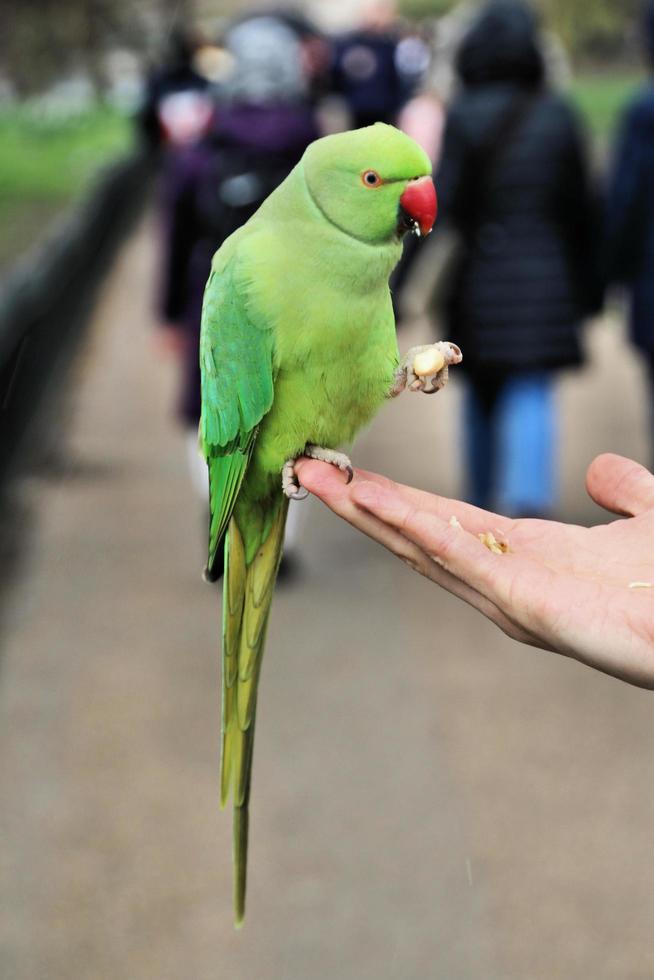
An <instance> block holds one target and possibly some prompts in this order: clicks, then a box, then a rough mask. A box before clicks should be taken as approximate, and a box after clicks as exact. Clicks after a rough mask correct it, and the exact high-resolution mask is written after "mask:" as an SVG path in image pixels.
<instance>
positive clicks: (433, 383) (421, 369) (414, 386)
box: [390, 341, 463, 398]
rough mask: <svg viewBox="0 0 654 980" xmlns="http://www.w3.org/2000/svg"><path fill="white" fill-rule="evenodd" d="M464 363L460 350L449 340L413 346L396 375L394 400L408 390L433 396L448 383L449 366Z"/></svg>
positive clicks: (393, 388) (393, 389) (392, 395)
mask: <svg viewBox="0 0 654 980" xmlns="http://www.w3.org/2000/svg"><path fill="white" fill-rule="evenodd" d="M462 360H463V354H462V353H461V350H460V349H459V348H458V347H457V345H456V344H451V343H450V342H449V341H439V342H438V343H437V344H422V345H420V346H418V347H411V348H410V349H409V350H408V351H407V352H406V354H405V355H404V357H403V358H402V361H401V362H400V366H399V367H398V369H397V371H396V372H395V377H394V379H393V387H392V388H391V391H390V394H391V398H395V396H396V395H399V394H400V393H401V392H403V391H404V390H405V389H407V390H408V391H422V392H423V393H424V394H425V395H433V394H434V393H435V392H436V391H440V389H441V388H442V387H443V386H444V385H445V384H447V378H448V374H449V367H450V365H451V364H460V362H461V361H462Z"/></svg>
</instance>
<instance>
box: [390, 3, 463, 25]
mask: <svg viewBox="0 0 654 980" xmlns="http://www.w3.org/2000/svg"><path fill="white" fill-rule="evenodd" d="M456 2H457V0H400V2H399V4H398V9H399V12H400V13H401V14H402V15H403V16H404V17H408V18H409V19H410V20H416V21H421V20H427V19H428V18H430V17H441V16H442V15H443V14H446V13H447V12H448V10H451V9H452V7H454V6H456Z"/></svg>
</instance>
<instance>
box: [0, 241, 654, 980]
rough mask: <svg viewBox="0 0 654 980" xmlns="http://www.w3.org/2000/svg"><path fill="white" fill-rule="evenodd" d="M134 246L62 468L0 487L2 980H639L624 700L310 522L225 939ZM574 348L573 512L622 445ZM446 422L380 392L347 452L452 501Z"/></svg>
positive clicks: (284, 619) (607, 382)
mask: <svg viewBox="0 0 654 980" xmlns="http://www.w3.org/2000/svg"><path fill="white" fill-rule="evenodd" d="M151 235H152V227H151V226H150V225H148V224H147V223H146V224H144V225H143V226H142V227H141V229H140V230H139V231H138V233H137V234H136V235H135V236H134V237H133V239H132V240H131V241H130V242H129V244H128V246H127V247H126V249H125V250H124V252H123V253H122V255H121V256H120V257H119V259H118V261H117V263H116V265H115V267H114V268H113V270H112V273H111V275H110V277H109V279H108V281H107V283H106V287H105V289H104V292H103V294H102V296H101V298H100V301H99V303H98V305H97V309H96V311H95V315H94V320H93V324H92V330H91V333H90V337H89V341H88V343H87V345H86V347H85V350H84V352H83V355H82V356H81V358H80V360H79V364H78V368H77V370H76V372H75V375H74V377H73V379H72V381H71V396H70V407H69V411H68V413H67V415H66V416H62V417H61V419H59V418H58V417H57V418H56V419H55V424H56V425H65V427H66V433H67V434H66V439H65V445H66V449H65V458H66V459H67V461H68V465H67V466H66V467H65V468H64V470H63V471H62V473H60V474H59V475H58V476H55V477H50V478H49V479H47V480H46V479H43V478H41V479H36V478H33V479H31V480H29V481H25V483H24V485H23V486H22V487H21V494H22V497H23V500H24V501H26V502H27V503H28V504H29V505H30V506H31V507H32V508H33V509H34V511H35V513H36V518H37V522H36V527H35V530H34V532H33V534H32V546H31V548H30V552H29V555H28V557H27V560H26V562H25V563H24V567H23V570H22V575H21V577H20V580H19V581H18V582H17V583H16V584H15V587H14V589H13V592H12V597H11V598H12V602H11V609H10V615H9V618H8V622H7V623H6V624H5V636H4V657H3V670H2V675H1V684H0V762H1V766H2V780H3V783H2V785H3V793H2V798H3V802H2V807H1V817H2V825H1V826H0V834H1V840H2V873H1V880H2V905H3V909H2V916H1V924H0V929H1V930H2V937H1V938H2V941H1V948H2V954H1V955H2V962H1V964H0V975H1V976H2V977H3V978H7V980H117V978H123V977H124V978H129V980H222V978H225V980H227V978H228V980H432V978H434V980H459V978H461V980H495V978H497V980H555V978H562V980H589V978H593V980H632V978H633V980H636V978H643V980H645V978H651V977H652V976H654V939H653V938H652V921H653V920H654V860H653V859H652V852H653V850H654V763H653V762H652V745H653V744H654V701H653V700H652V698H653V696H652V695H651V694H648V693H644V692H642V691H637V690H634V689H630V688H628V687H626V686H624V685H621V684H619V683H617V682H615V681H611V680H608V679H607V678H605V677H602V676H601V675H599V674H598V675H595V674H593V673H591V672H590V671H588V670H584V669H583V668H581V667H579V666H577V665H576V664H573V663H570V662H567V661H565V660H562V659H559V658H555V657H553V656H549V655H546V654H543V653H538V652H535V651H530V650H527V649H525V648H521V647H519V646H518V645H516V644H514V643H512V642H511V641H509V640H507V639H506V638H505V637H503V636H502V634H500V633H499V632H497V631H496V630H495V629H494V628H493V627H491V626H490V625H489V624H487V623H485V622H484V621H483V620H482V619H481V618H480V617H478V616H477V615H476V614H474V613H473V612H472V611H470V610H468V609H467V608H466V607H464V606H463V605H461V604H459V603H457V602H456V601H455V600H453V599H450V598H449V597H448V596H447V595H445V594H442V593H439V592H437V591H436V590H435V589H434V588H433V587H431V586H430V585H429V584H428V583H427V582H424V581H423V580H421V579H419V578H417V577H416V576H414V575H413V574H412V573H411V572H410V571H409V570H408V569H407V568H405V567H404V566H402V565H401V564H400V563H399V562H395V561H393V560H391V558H390V557H389V556H387V555H385V554H384V553H382V552H381V550H379V549H378V548H377V547H376V546H374V545H373V544H372V543H371V542H369V541H367V540H366V539H364V538H362V537H359V536H357V535H356V534H355V533H354V532H353V531H352V530H351V529H349V528H348V527H347V526H345V525H343V524H341V523H340V522H338V521H337V520H336V519H335V518H333V517H332V516H331V515H330V514H328V513H327V512H326V511H325V510H323V509H322V508H321V507H320V505H319V504H317V503H316V502H315V501H312V502H311V503H309V504H308V505H305V506H307V512H308V519H307V527H306V535H305V542H304V564H303V568H304V574H303V577H302V580H301V582H299V583H298V584H297V585H295V586H293V587H292V588H287V589H284V590H282V591H280V593H279V595H278V597H277V601H276V604H275V609H274V614H273V619H272V624H271V630H270V642H269V649H268V653H267V659H266V666H265V669H264V673H263V678H262V691H261V702H260V711H259V717H258V743H257V747H256V762H255V774H254V796H253V819H252V848H251V876H250V882H251V885H250V896H249V909H248V921H247V923H246V927H245V929H244V930H242V931H241V932H238V933H236V932H234V930H233V929H232V926H231V913H230V880H229V878H230V869H229V851H230V840H229V838H230V820H229V817H228V816H227V815H226V814H221V813H220V812H219V810H218V807H217V776H218V727H219V717H218V700H219V699H218V661H217V646H218V645H217V633H218V618H219V602H218V600H217V598H216V596H215V594H214V593H213V592H212V591H211V590H209V589H208V588H206V587H205V586H203V585H202V583H201V582H200V579H199V571H200V569H201V566H202V543H201V535H200V528H201V522H202V515H201V508H199V507H198V506H197V504H196V502H195V500H194V498H193V495H192V493H191V491H190V490H189V485H188V481H187V474H186V467H185V458H184V446H183V441H182V439H181V437H180V435H179V434H178V432H177V431H176V430H175V428H174V426H173V425H172V424H171V421H170V406H171V402H172V399H173V377H172V369H171V365H169V364H167V363H165V362H161V361H159V360H157V358H156V357H155V356H153V349H152V343H151V341H152V326H151V322H150V317H149V313H148V296H149V292H150V289H151V286H150V283H151V277H152V271H153V249H152V239H151ZM417 336H418V334H417V333H413V332H412V333H410V334H407V335H406V336H405V337H403V339H402V346H408V345H409V344H410V343H412V342H415V338H416V337H417ZM592 347H593V352H594V359H595V364H594V367H593V369H592V370H589V371H588V372H586V373H585V374H584V375H581V376H577V377H576V378H575V379H573V380H570V381H566V382H565V383H564V385H563V389H564V390H563V393H562V398H563V404H564V406H565V410H566V422H565V425H564V430H563V441H564V452H563V456H564V487H565V502H564V508H565V511H566V513H567V514H568V515H574V516H579V517H582V518H583V517H589V516H590V514H591V513H592V507H591V505H590V504H587V503H585V502H584V500H583V496H582V491H581V475H582V473H583V470H584V467H585V465H586V463H587V461H588V460H589V459H590V458H591V457H592V455H593V454H594V452H595V451H596V450H599V449H601V448H614V449H622V450H623V451H627V452H631V453H634V454H636V455H639V456H641V457H643V456H644V454H645V453H646V450H647V447H646V444H645V439H644V431H643V430H644V403H643V391H642V381H641V378H640V374H639V371H638V368H637V366H636V365H635V364H634V363H633V361H632V360H631V359H630V357H629V356H625V355H622V354H620V349H619V341H618V339H617V336H614V335H613V334H612V333H611V328H610V326H609V325H607V324H604V325H602V326H599V327H597V328H596V329H595V332H594V334H593V338H592ZM614 361H615V363H614ZM612 375H616V376H617V379H618V383H619V390H618V391H615V392H614V390H613V388H612V385H611V377H612ZM457 410H458V391H457V390H456V386H455V385H453V386H452V387H451V389H450V390H448V392H447V393H445V394H443V395H441V396H439V397H438V399H436V401H433V400H427V399H420V398H418V397H409V396H405V397H403V398H402V399H400V400H399V401H398V402H396V403H394V404H392V405H390V406H388V408H387V409H386V410H385V411H384V412H383V413H382V415H381V417H380V418H379V419H378V420H377V421H376V423H375V424H374V426H373V427H372V428H371V429H370V430H369V431H368V432H367V433H366V435H365V436H364V437H363V438H362V439H361V441H360V443H359V445H358V447H357V450H356V459H357V462H359V463H361V464H363V465H369V466H373V467H377V468H380V469H383V470H385V471H386V472H388V473H390V474H392V475H397V476H399V477H403V478H404V479H406V480H407V481H409V482H416V483H419V484H421V485H423V486H427V487H433V488H439V489H441V490H442V491H444V492H446V493H453V492H455V491H456V486H457V480H458V469H457V465H456V441H457V433H458V424H457V421H456V420H457V417H458V416H457Z"/></svg>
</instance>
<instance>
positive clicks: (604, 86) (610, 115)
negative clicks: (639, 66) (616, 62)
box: [570, 72, 644, 142]
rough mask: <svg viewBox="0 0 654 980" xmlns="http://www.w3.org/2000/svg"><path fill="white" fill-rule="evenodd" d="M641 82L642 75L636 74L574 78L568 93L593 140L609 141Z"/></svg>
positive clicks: (593, 75)
mask: <svg viewBox="0 0 654 980" xmlns="http://www.w3.org/2000/svg"><path fill="white" fill-rule="evenodd" d="M643 81H644V76H643V75H642V74H638V73H636V72H634V73H633V74H626V73H625V74H623V75H616V74H611V75H600V74H597V75H595V74H592V75H590V74H589V75H581V76H579V77H578V78H577V79H575V81H574V82H573V83H572V87H571V92H570V94H571V95H572V98H573V100H574V101H575V102H576V104H577V107H578V108H579V110H580V111H581V113H582V115H583V116H584V117H585V119H586V123H587V125H588V127H589V129H590V131H591V132H592V134H593V136H594V137H595V138H596V139H598V140H600V141H602V142H605V141H606V140H608V139H610V138H611V136H612V135H613V134H614V132H615V126H616V124H617V122H618V119H619V118H620V114H621V112H622V110H623V109H624V107H625V105H626V104H627V102H628V101H629V100H630V98H631V97H632V96H633V94H634V92H636V91H637V89H638V88H639V87H640V86H641V85H642V84H643Z"/></svg>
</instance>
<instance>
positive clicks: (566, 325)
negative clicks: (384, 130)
mask: <svg viewBox="0 0 654 980" xmlns="http://www.w3.org/2000/svg"><path fill="white" fill-rule="evenodd" d="M456 68H457V72H458V76H459V79H460V81H461V83H462V87H461V91H460V94H459V95H458V97H456V98H455V100H454V102H453V104H452V106H451V108H450V111H449V113H448V117H447V121H446V127H445V135H444V142H443V152H442V157H441V163H440V167H439V170H438V173H437V178H436V186H437V190H438V195H439V202H440V212H441V218H442V219H445V221H446V222H448V223H449V224H450V225H451V226H453V227H454V228H455V229H456V231H457V233H458V238H459V241H460V246H459V250H458V260H457V262H456V263H455V272H454V275H453V278H452V281H451V282H450V286H449V289H448V297H447V300H446V302H445V311H444V312H445V318H446V320H447V321H448V322H447V336H448V337H451V339H452V340H454V341H455V342H456V343H458V344H459V345H460V346H461V349H462V350H463V354H464V366H465V370H466V374H467V378H468V381H469V384H468V390H467V397H466V419H465V422H466V436H467V439H466V464H467V479H468V488H467V490H468V497H469V498H470V499H471V500H472V501H473V502H474V503H476V504H477V505H479V506H481V507H489V506H496V507H499V508H501V509H502V510H503V512H504V513H512V514H530V513H535V514H544V513H548V512H549V511H551V510H552V508H553V506H554V503H555V497H556V489H555V483H556V481H555V476H554V464H555V446H556V440H555V423H554V403H553V378H554V372H556V371H557V370H559V369H561V368H565V367H572V366H575V365H578V364H580V363H581V360H582V353H581V348H580V340H579V327H580V322H581V320H582V317H583V315H584V313H585V312H587V310H588V309H589V307H590V306H591V305H592V303H591V296H592V292H593V284H594V268H595V261H594V259H593V254H594V248H593V242H594V240H595V237H596V235H595V232H596V228H595V227H594V226H595V225H596V220H595V207H594V202H593V194H592V191H591V186H590V180H589V175H588V171H587V167H586V161H585V152H584V146H583V139H582V134H581V131H580V127H579V124H578V122H577V120H576V118H575V115H574V114H573V112H572V110H571V109H570V107H569V106H568V104H567V103H566V101H565V100H564V99H562V98H561V97H559V96H558V95H554V94H553V93H551V92H549V91H548V89H547V86H546V84H545V77H544V76H545V67H544V60H543V56H542V53H541V49H540V43H539V38H538V32H537V25H536V22H535V19H534V16H533V14H532V12H531V11H530V10H529V8H528V7H526V6H525V5H524V4H522V3H520V2H517V0H493V2H491V3H489V4H488V5H487V6H486V7H484V8H483V9H482V11H481V13H480V15H479V16H478V19H477V20H476V22H475V23H474V24H473V26H472V27H471V28H470V30H469V32H468V34H467V35H466V37H465V38H464V40H463V42H462V44H461V47H460V49H459V52H458V58H457V63H456Z"/></svg>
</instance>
